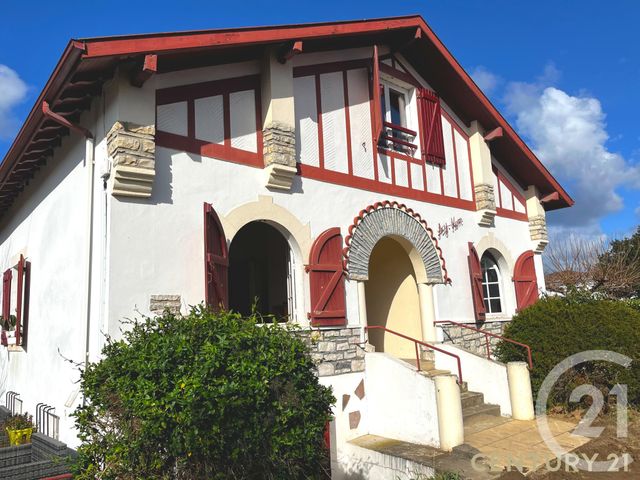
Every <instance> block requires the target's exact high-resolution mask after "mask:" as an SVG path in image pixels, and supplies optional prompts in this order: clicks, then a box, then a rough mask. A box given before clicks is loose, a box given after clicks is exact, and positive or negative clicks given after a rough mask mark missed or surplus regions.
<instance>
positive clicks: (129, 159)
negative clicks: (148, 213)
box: [107, 122, 156, 197]
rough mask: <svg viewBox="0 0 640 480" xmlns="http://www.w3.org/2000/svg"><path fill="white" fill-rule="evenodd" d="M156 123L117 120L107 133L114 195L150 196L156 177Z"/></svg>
mask: <svg viewBox="0 0 640 480" xmlns="http://www.w3.org/2000/svg"><path fill="white" fill-rule="evenodd" d="M155 133H156V130H155V126H154V125H147V126H145V125H135V124H132V123H127V122H116V123H114V124H113V127H111V130H109V133H108V134H107V153H108V154H109V156H110V157H111V159H112V161H113V163H112V167H113V172H112V173H113V175H112V176H113V194H114V195H123V196H131V197H150V196H151V190H152V187H153V179H154V177H155V164H156V162H155V156H156V142H155Z"/></svg>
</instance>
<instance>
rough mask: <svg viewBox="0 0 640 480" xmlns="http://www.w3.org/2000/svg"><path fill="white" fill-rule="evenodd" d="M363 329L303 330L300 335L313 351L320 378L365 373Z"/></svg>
mask: <svg viewBox="0 0 640 480" xmlns="http://www.w3.org/2000/svg"><path fill="white" fill-rule="evenodd" d="M361 332H362V328H360V327H355V328H336V329H322V330H315V329H311V330H303V331H301V332H300V333H299V335H300V336H301V337H302V338H303V339H304V341H305V343H307V345H308V346H309V348H310V350H311V358H312V359H313V360H314V361H315V362H316V365H317V368H318V376H319V377H326V376H329V375H340V374H343V373H353V372H363V371H364V353H365V349H364V345H362V344H361V343H360V333H361Z"/></svg>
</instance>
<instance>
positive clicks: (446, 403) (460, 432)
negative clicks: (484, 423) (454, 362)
mask: <svg viewBox="0 0 640 480" xmlns="http://www.w3.org/2000/svg"><path fill="white" fill-rule="evenodd" d="M457 380H458V377H457V376H455V375H450V374H448V375H436V376H435V377H434V381H435V383H436V402H437V405H438V429H439V430H440V448H441V449H442V450H445V451H447V452H449V451H451V450H452V449H453V447H457V446H458V445H462V444H463V443H464V424H463V420H462V402H461V400H460V387H459V386H458V382H457Z"/></svg>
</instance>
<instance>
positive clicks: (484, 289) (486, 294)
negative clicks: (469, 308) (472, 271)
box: [482, 283, 489, 298]
mask: <svg viewBox="0 0 640 480" xmlns="http://www.w3.org/2000/svg"><path fill="white" fill-rule="evenodd" d="M488 296H489V293H488V292H487V284H486V283H483V284H482V297H483V298H487V297H488Z"/></svg>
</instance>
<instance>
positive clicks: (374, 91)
mask: <svg viewBox="0 0 640 480" xmlns="http://www.w3.org/2000/svg"><path fill="white" fill-rule="evenodd" d="M371 63H372V65H371V72H372V73H371V96H372V97H373V98H372V99H371V101H372V103H373V112H372V114H373V119H372V123H373V132H372V133H373V147H374V149H375V148H376V145H378V141H379V140H380V135H381V134H382V115H383V112H382V102H381V101H380V64H379V62H378V46H377V45H374V46H373V58H372V59H371Z"/></svg>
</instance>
